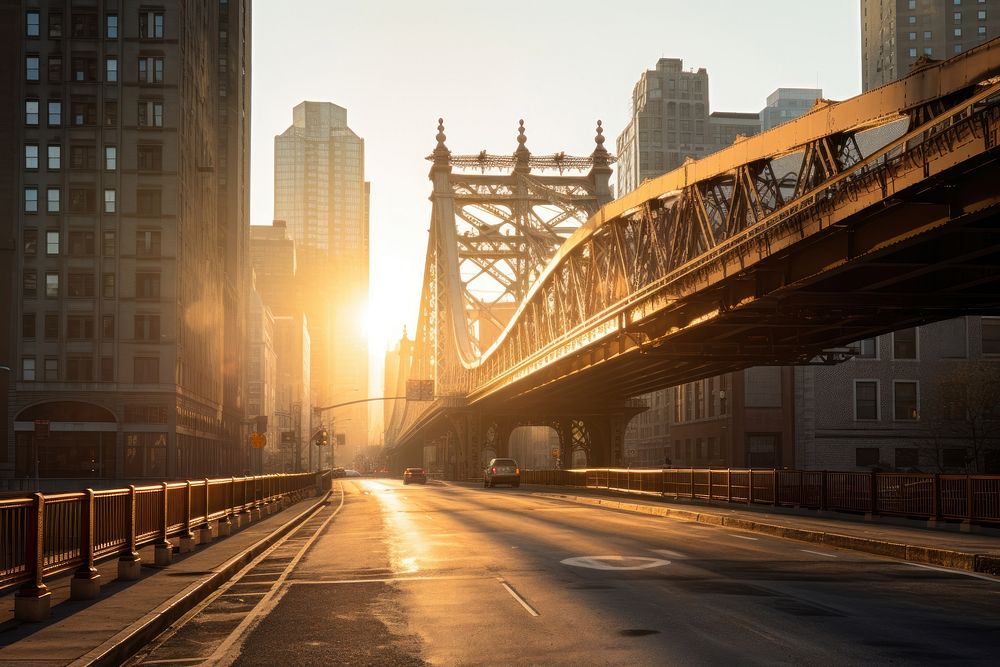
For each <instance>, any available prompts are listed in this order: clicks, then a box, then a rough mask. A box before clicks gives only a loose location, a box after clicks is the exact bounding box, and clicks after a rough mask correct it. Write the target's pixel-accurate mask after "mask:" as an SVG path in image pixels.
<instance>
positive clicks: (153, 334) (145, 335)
mask: <svg viewBox="0 0 1000 667" xmlns="http://www.w3.org/2000/svg"><path fill="white" fill-rule="evenodd" d="M135 339H136V340H149V341H158V340H160V316H159V315H136V316H135Z"/></svg>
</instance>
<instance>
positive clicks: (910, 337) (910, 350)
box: [892, 327, 917, 359]
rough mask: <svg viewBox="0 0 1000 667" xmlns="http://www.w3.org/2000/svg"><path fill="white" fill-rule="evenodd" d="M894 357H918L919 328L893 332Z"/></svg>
mask: <svg viewBox="0 0 1000 667" xmlns="http://www.w3.org/2000/svg"><path fill="white" fill-rule="evenodd" d="M892 358H893V359H916V358H917V329H916V327H911V328H909V329H900V330H899V331H896V332H895V333H893V334H892Z"/></svg>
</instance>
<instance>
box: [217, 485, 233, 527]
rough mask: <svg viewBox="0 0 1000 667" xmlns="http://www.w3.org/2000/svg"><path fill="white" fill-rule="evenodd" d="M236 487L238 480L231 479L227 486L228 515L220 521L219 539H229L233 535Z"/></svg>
mask: <svg viewBox="0 0 1000 667" xmlns="http://www.w3.org/2000/svg"><path fill="white" fill-rule="evenodd" d="M234 486H236V478H235V477H230V478H229V482H228V483H227V484H226V514H225V516H223V517H222V518H221V519H219V537H229V536H230V535H232V534H233V520H232V515H233V499H234V495H233V494H234V493H235V491H234V490H233V487H234Z"/></svg>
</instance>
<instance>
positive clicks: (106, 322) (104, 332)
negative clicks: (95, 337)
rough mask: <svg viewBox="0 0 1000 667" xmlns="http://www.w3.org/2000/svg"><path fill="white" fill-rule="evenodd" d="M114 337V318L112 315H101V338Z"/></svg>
mask: <svg viewBox="0 0 1000 667" xmlns="http://www.w3.org/2000/svg"><path fill="white" fill-rule="evenodd" d="M114 337H115V316H114V315H102V316H101V338H114Z"/></svg>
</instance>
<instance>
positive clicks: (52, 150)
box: [48, 144, 62, 171]
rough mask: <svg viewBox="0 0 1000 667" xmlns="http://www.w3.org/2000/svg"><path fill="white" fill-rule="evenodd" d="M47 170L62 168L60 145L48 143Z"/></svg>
mask: <svg viewBox="0 0 1000 667" xmlns="http://www.w3.org/2000/svg"><path fill="white" fill-rule="evenodd" d="M48 154H49V171H58V170H59V169H61V168H62V146H60V145H58V144H55V145H52V144H50V145H49V147H48Z"/></svg>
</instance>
